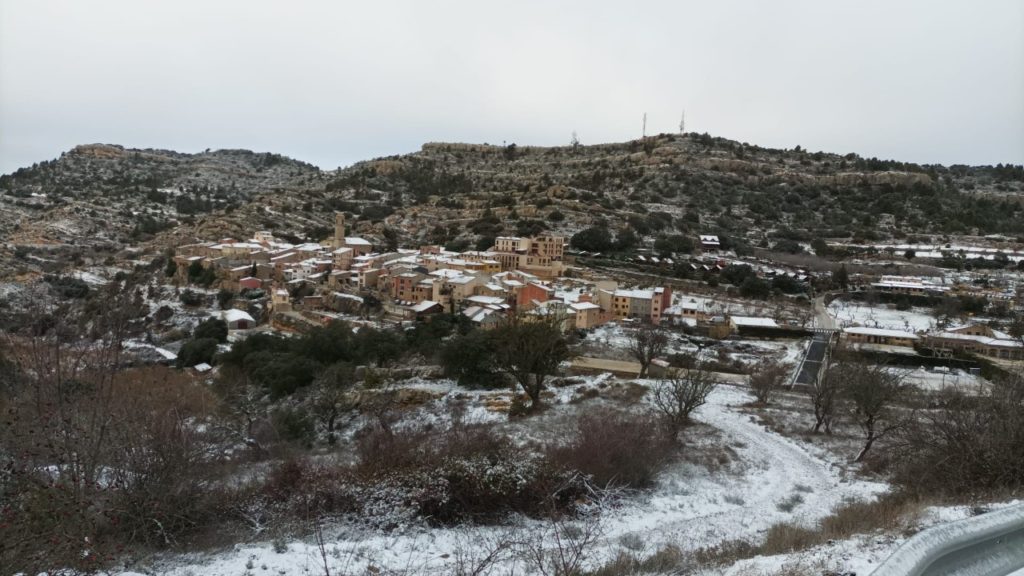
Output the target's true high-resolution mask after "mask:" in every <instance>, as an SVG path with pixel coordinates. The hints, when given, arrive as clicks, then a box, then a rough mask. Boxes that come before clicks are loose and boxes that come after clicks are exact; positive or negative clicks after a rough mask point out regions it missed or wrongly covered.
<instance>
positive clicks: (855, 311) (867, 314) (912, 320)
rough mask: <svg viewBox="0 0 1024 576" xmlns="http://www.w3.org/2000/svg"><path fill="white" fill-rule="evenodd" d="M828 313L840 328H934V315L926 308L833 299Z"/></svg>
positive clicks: (915, 330)
mask: <svg viewBox="0 0 1024 576" xmlns="http://www.w3.org/2000/svg"><path fill="white" fill-rule="evenodd" d="M828 313H829V315H830V316H832V317H833V318H835V319H836V324H837V325H838V326H839V327H840V328H846V327H849V326H866V327H868V328H882V329H885V330H905V331H908V332H918V331H922V330H931V329H933V328H935V325H936V321H935V317H934V316H932V315H931V314H928V311H927V309H926V308H912V309H910V310H906V311H900V310H896V309H895V308H889V307H888V306H885V305H877V306H869V305H867V304H862V303H859V302H844V301H842V300H834V301H832V303H831V304H829V305H828Z"/></svg>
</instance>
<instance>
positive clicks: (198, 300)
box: [179, 288, 203, 306]
mask: <svg viewBox="0 0 1024 576" xmlns="http://www.w3.org/2000/svg"><path fill="white" fill-rule="evenodd" d="M179 298H180V299H181V303H182V304H184V305H185V306H199V305H200V304H202V303H203V296H202V294H198V293H196V292H194V291H192V290H189V289H187V288H186V289H185V290H182V292H181V296H180V297H179Z"/></svg>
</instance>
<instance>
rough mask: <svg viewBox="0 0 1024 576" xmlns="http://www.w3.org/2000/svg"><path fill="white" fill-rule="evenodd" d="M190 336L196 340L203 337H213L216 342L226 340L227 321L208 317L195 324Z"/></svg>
mask: <svg viewBox="0 0 1024 576" xmlns="http://www.w3.org/2000/svg"><path fill="white" fill-rule="evenodd" d="M192 337H193V338H195V339H196V340H201V339H203V338H213V339H214V340H216V341H217V342H227V341H228V323H227V322H225V321H223V320H221V319H219V318H210V319H207V320H204V321H202V322H200V323H199V325H198V326H196V329H195V332H193V334H192Z"/></svg>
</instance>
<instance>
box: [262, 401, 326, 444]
mask: <svg viewBox="0 0 1024 576" xmlns="http://www.w3.org/2000/svg"><path fill="white" fill-rule="evenodd" d="M272 422H273V423H274V429H275V430H277V433H278V434H279V435H280V436H281V437H282V438H284V439H285V440H292V441H295V442H301V443H304V444H305V443H309V442H310V441H312V440H313V435H314V433H315V426H314V423H313V420H312V419H310V418H309V417H308V416H307V415H306V414H305V412H304V411H302V410H298V409H295V408H278V409H277V410H275V411H274V413H273V417H272Z"/></svg>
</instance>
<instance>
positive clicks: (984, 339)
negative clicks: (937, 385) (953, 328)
mask: <svg viewBox="0 0 1024 576" xmlns="http://www.w3.org/2000/svg"><path fill="white" fill-rule="evenodd" d="M934 336H935V337H937V338H948V339H950V340H972V341H974V342H978V343H979V344H983V345H985V346H996V347H999V348H1022V347H1024V343H1022V342H1019V341H1017V340H1004V339H1002V338H990V337H988V336H974V335H972V334H959V333H956V332H938V333H936V334H934Z"/></svg>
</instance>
